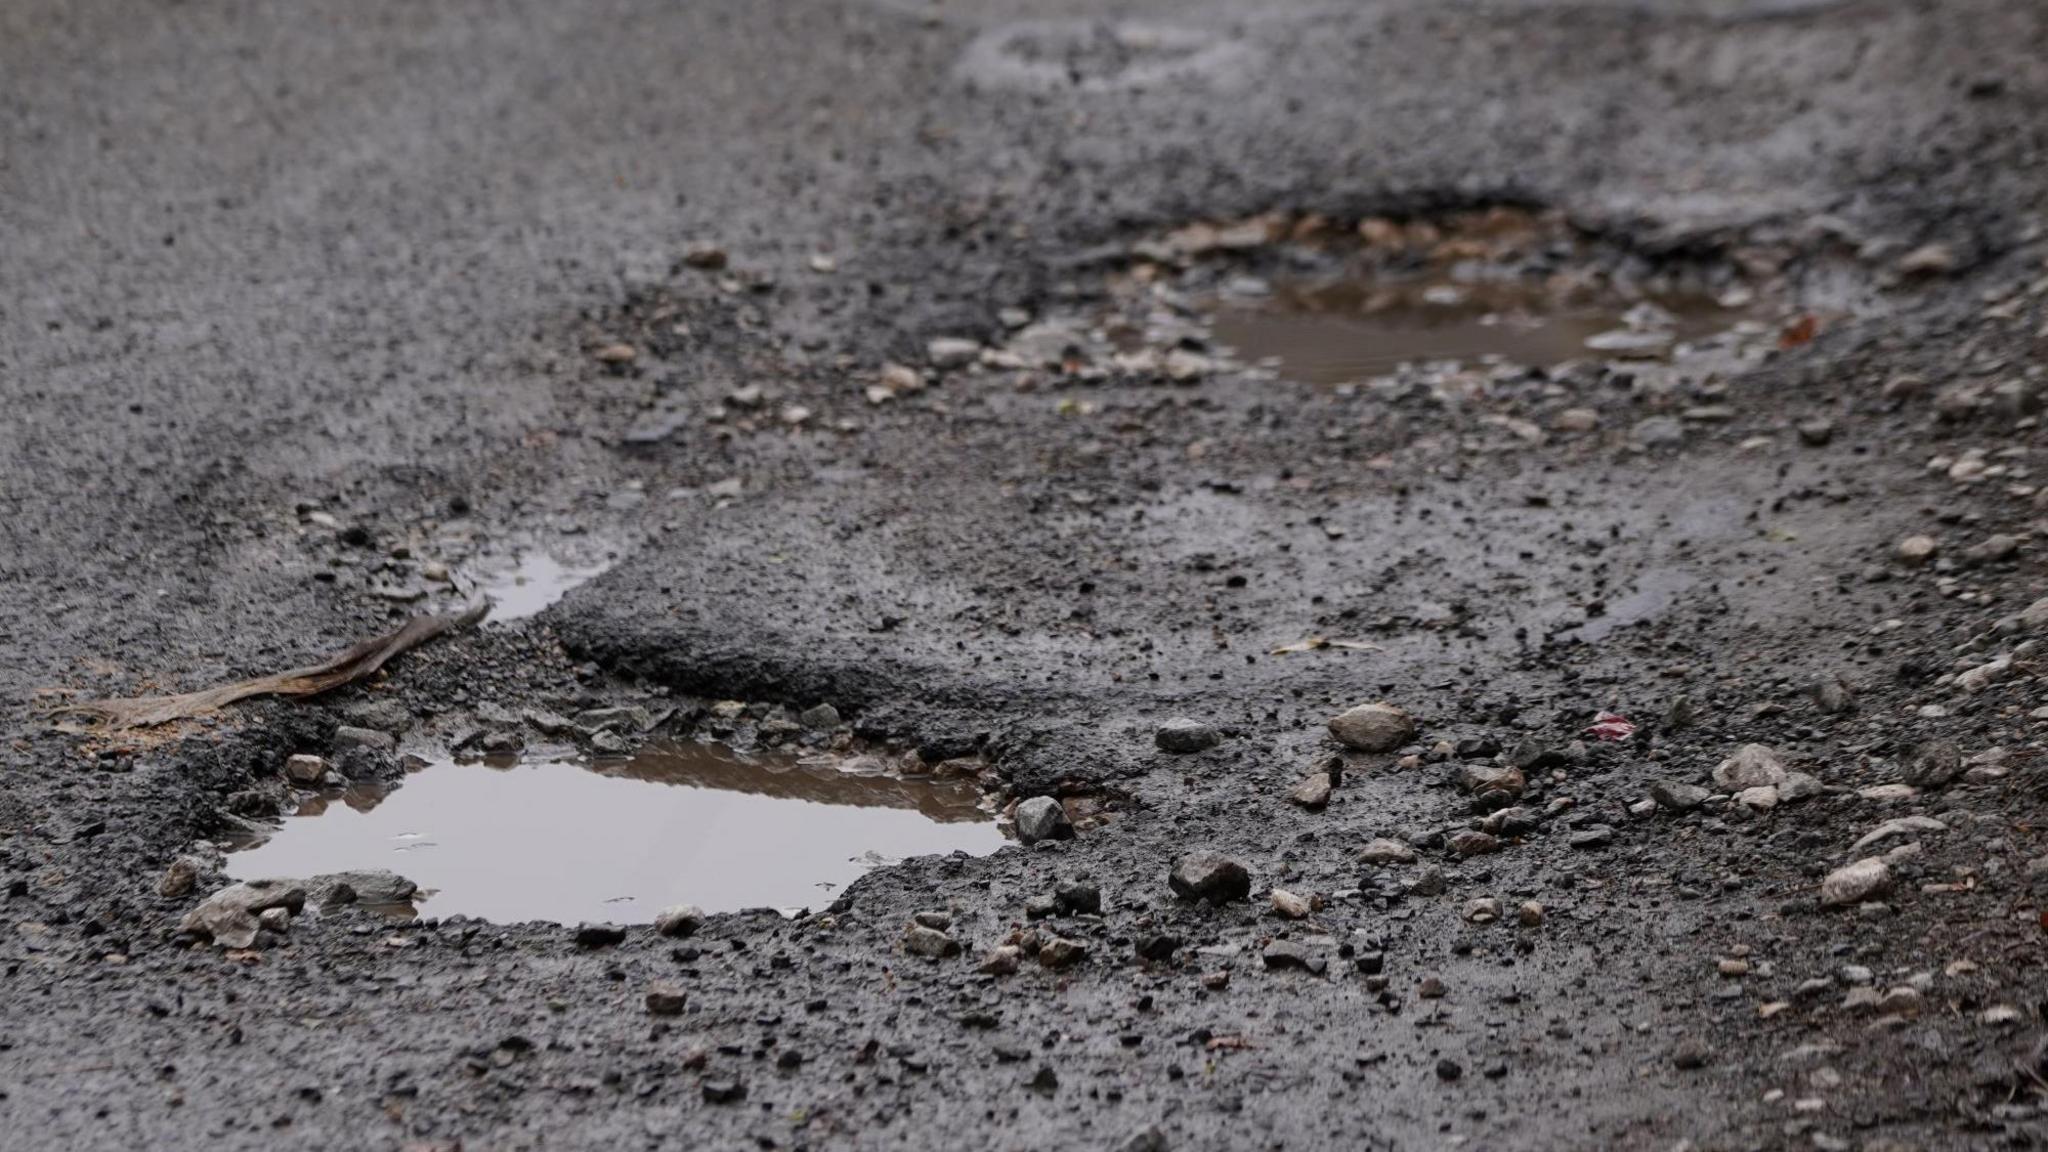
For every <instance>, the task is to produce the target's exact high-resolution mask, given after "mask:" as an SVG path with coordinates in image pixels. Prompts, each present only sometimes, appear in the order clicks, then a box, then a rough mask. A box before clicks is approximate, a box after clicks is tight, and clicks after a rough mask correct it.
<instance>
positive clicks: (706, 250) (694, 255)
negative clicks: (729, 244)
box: [683, 244, 726, 272]
mask: <svg viewBox="0 0 2048 1152" xmlns="http://www.w3.org/2000/svg"><path fill="white" fill-rule="evenodd" d="M683 263H684V264H686V265H688V266H689V267H691V268H695V269H697V270H698V271H701V272H717V271H720V270H721V269H723V268H724V267H725V265H726V255H725V249H723V248H720V247H718V246H717V245H716V244H696V245H693V246H691V247H690V248H689V249H688V250H687V251H685V252H684V253H683Z"/></svg>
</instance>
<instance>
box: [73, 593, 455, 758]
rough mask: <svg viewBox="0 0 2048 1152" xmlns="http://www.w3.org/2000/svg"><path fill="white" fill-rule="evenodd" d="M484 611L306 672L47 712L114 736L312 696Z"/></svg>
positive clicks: (378, 642) (413, 628) (423, 627)
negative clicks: (247, 704) (269, 700)
mask: <svg viewBox="0 0 2048 1152" xmlns="http://www.w3.org/2000/svg"><path fill="white" fill-rule="evenodd" d="M489 611H490V604H489V602H483V603H479V604H476V605H474V606H472V607H470V608H467V609H465V610H463V611H461V612H458V613H455V614H453V615H449V616H415V617H413V618H412V619H410V620H408V621H406V622H405V625H404V627H402V628H400V629H398V630H397V631H396V632H392V633H389V634H387V635H384V636H376V637H372V638H371V639H368V640H365V641H363V642H362V643H360V644H357V645H356V646H355V647H353V648H350V649H349V650H348V651H346V652H343V653H342V654H341V655H339V656H336V657H334V658H333V659H331V660H328V661H325V662H323V663H320V664H315V665H313V666H311V667H309V668H294V669H292V670H291V671H289V672H279V673H276V674H274V675H270V676H258V677H256V678H255V679H253V680H242V681H239V682H237V683H234V684H222V685H220V686H219V687H217V688H208V689H206V690H204V691H201V692H187V693H184V694H183V695H179V696H135V697H129V698H126V699H120V700H87V701H82V702H78V703H70V702H66V703H61V704H55V705H52V706H50V707H49V708H48V709H47V711H48V713H49V715H50V716H52V717H53V718H55V719H58V720H59V721H60V723H59V724H58V727H60V728H64V729H65V730H67V731H101V730H107V731H119V730H121V729H125V728H153V727H155V726H157V725H159V724H168V723H170V722H171V721H173V720H185V719H189V718H191V717H194V716H203V715H205V714H207V713H209V712H214V711H218V710H219V709H221V708H222V707H225V706H226V705H229V704H232V703H234V702H235V701H237V700H246V699H248V698H249V697H251V696H318V695H319V694H320V693H322V692H331V691H333V690H334V689H336V688H340V687H343V686H345V685H349V684H354V683H356V682H358V681H360V680H364V679H366V678H368V677H369V676H371V675H372V674H374V673H375V672H376V671H377V670H378V669H379V668H382V667H383V666H384V663H385V662H386V661H388V660H390V659H391V658H392V657H393V656H396V655H398V654H399V653H401V652H404V651H407V650H408V649H412V648H417V647H419V646H420V645H421V644H424V643H426V642H427V641H429V640H432V639H433V638H434V637H436V636H439V635H440V634H441V633H443V632H448V631H453V630H455V629H459V628H467V627H469V626H470V625H472V624H475V623H476V622H477V621H479V620H482V619H483V618H484V614H485V613H486V612H489Z"/></svg>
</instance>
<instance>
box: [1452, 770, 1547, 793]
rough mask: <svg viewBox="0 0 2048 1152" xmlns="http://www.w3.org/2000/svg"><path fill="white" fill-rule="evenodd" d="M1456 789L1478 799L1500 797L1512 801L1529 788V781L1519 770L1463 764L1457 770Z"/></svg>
mask: <svg viewBox="0 0 2048 1152" xmlns="http://www.w3.org/2000/svg"><path fill="white" fill-rule="evenodd" d="M1458 787H1459V788H1461V789H1463V790H1464V791H1466V792H1470V793H1471V794H1472V795H1473V796H1475V797H1479V798H1486V797H1500V798H1502V799H1503V800H1512V799H1514V798H1516V797H1518V796H1520V795H1521V794H1522V793H1523V792H1524V791H1526V790H1527V789H1528V787H1529V781H1528V778H1527V777H1526V776H1524V775H1523V774H1522V770H1521V769H1520V768H1504V767H1501V766H1499V765H1495V764H1464V765H1460V766H1459V768H1458Z"/></svg>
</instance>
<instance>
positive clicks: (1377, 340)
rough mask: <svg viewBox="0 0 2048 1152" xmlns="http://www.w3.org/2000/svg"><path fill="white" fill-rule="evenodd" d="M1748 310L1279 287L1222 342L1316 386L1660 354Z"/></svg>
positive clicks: (1449, 291)
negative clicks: (1443, 370) (1415, 369)
mask: <svg viewBox="0 0 2048 1152" xmlns="http://www.w3.org/2000/svg"><path fill="white" fill-rule="evenodd" d="M1742 318H1743V317H1742V313H1741V312H1740V311H1738V310H1735V309H1730V308H1725V307H1723V306H1722V305H1721V304H1719V303H1717V302H1716V301H1714V300H1712V299H1710V298H1707V297H1704V296H1674V297H1662V298H1657V299H1649V300H1642V301H1637V302H1635V303H1633V304H1632V303H1630V302H1629V301H1625V300H1623V301H1616V300H1613V299H1584V298H1575V297H1573V296H1571V295H1569V294H1563V293H1559V292H1557V291H1555V290H1553V289H1551V288H1550V287H1548V286H1545V285H1540V284H1539V285H1530V284H1524V283H1516V282H1511V281H1510V282H1499V281H1490V282H1479V283H1457V282H1454V281H1451V280H1448V279H1442V278H1437V277H1429V278H1426V279H1418V280H1413V281H1408V282H1393V283H1387V282H1375V281H1371V280H1342V281H1337V282H1333V283H1323V284H1310V285H1296V286H1281V287H1275V288H1273V289H1271V290H1270V291H1269V292H1267V293H1266V294H1263V295H1257V296H1238V297H1232V298H1227V299H1225V300H1223V301H1221V302H1219V303H1218V304H1217V306H1216V308H1215V322H1214V332H1215V336H1216V339H1217V341H1218V342H1219V343H1221V344H1223V345H1225V346H1227V347H1228V348H1230V349H1231V350H1232V351H1233V352H1235V353H1236V355H1237V356H1238V357H1239V358H1240V359H1242V360H1244V361H1246V362H1251V363H1258V362H1271V363H1272V364H1273V366H1274V367H1276V368H1277V369H1278V370H1279V372H1280V373H1281V375H1283V376H1285V377H1287V378H1288V379H1291V380H1298V381H1301V382H1303V383H1308V384H1345V383H1351V382H1355V381H1361V380H1366V379H1369V378H1371V377H1374V376H1380V375H1384V374H1386V373H1389V372H1392V371H1394V370H1395V369H1396V368H1398V367H1399V366H1400V365H1402V364H1420V363H1425V362H1434V361H1450V360H1455V361H1461V362H1465V363H1476V362H1478V361H1481V360H1483V359H1485V358H1487V357H1498V358H1500V359H1501V360H1503V361H1506V362H1508V363H1513V364H1520V365H1525V366H1531V367H1550V366H1552V365H1555V364H1559V363H1562V362H1564V361H1566V360H1573V359H1581V358H1586V359H1610V358H1616V357H1623V358H1626V357H1659V358H1661V357H1662V356H1664V355H1666V354H1667V353H1668V352H1669V351H1670V349H1671V348H1672V347H1673V346H1674V345H1675V344H1677V343H1678V342H1680V341H1688V340H1697V339H1700V338H1703V337H1706V336H1710V335H1713V334H1714V333H1717V332H1720V331H1724V330H1726V329H1728V328H1730V327H1732V326H1733V325H1734V324H1735V323H1737V322H1738V321H1739V320H1741V319H1742Z"/></svg>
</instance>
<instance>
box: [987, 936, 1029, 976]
mask: <svg viewBox="0 0 2048 1152" xmlns="http://www.w3.org/2000/svg"><path fill="white" fill-rule="evenodd" d="M1023 959H1024V950H1023V949H1022V948H1019V947H1017V946H1016V945H1015V944H1002V945H998V946H997V947H995V948H994V949H992V950H990V952H989V954H988V955H986V956H984V957H982V958H981V966H980V968H981V972H982V974H983V975H987V976H1010V975H1013V974H1015V973H1016V971H1017V966H1018V964H1019V963H1021V962H1022V961H1023Z"/></svg>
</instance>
